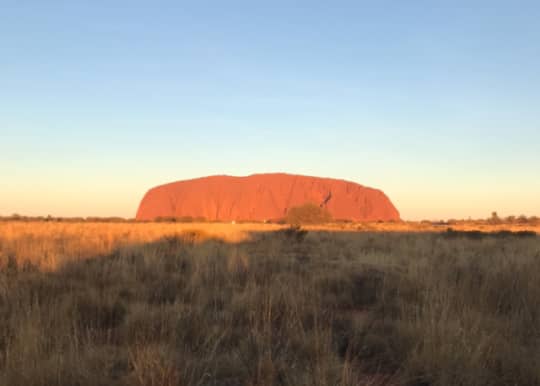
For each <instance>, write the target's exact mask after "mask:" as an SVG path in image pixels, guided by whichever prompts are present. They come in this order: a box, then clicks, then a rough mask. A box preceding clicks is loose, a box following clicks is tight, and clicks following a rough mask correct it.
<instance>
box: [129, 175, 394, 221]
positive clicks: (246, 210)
mask: <svg viewBox="0 0 540 386" xmlns="http://www.w3.org/2000/svg"><path fill="white" fill-rule="evenodd" d="M306 203H313V204H316V205H319V206H320V207H321V208H325V209H326V210H327V211H328V212H329V213H330V215H331V216H332V218H333V219H336V220H350V221H397V220H399V219H400V217H399V212H398V210H397V209H396V208H395V207H394V205H393V204H392V202H391V201H390V199H389V198H388V197H387V196H386V195H385V194H384V193H383V192H382V191H381V190H378V189H374V188H370V187H366V186H362V185H360V184H357V183H354V182H350V181H345V180H339V179H334V178H321V177H311V176H303V175H294V174H285V173H270V174H253V175H250V176H246V177H235V176H226V175H216V176H209V177H201V178H196V179H190V180H184V181H177V182H172V183H168V184H165V185H160V186H156V187H154V188H152V189H150V190H149V191H148V192H147V193H146V194H145V195H144V197H143V199H142V201H141V203H140V205H139V208H138V210H137V215H136V219H137V220H155V219H158V218H167V217H168V218H170V217H175V218H181V217H191V218H204V219H205V220H209V221H240V220H242V221H266V220H278V219H282V218H284V217H285V216H286V215H287V211H288V210H290V209H291V208H294V207H297V206H301V205H303V204H306Z"/></svg>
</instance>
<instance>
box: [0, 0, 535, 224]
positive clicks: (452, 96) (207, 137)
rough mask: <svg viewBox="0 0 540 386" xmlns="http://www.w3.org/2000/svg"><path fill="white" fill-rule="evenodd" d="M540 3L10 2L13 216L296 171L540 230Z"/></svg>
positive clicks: (422, 207)
mask: <svg viewBox="0 0 540 386" xmlns="http://www.w3.org/2000/svg"><path fill="white" fill-rule="evenodd" d="M538 20H540V2H538V1H519V0H517V1H498V0H489V1H483V0H482V1H474V0H467V1H462V0H456V1H427V0H426V1H421V0H411V1H402V0H399V1H398V0H395V1H386V0H381V1H360V0H357V1H340V0H336V1H318V0H311V1H293V0H288V1H283V0H273V1H235V0H229V1H221V0H220V1H217V0H216V1H204V0H199V1H137V0H130V1H126V0H115V1H104V0H93V1H76V0H70V1H60V0H39V1H32V0H0V215H11V214H13V213H19V214H23V215H48V214H50V215H53V216H122V217H128V218H129V217H134V216H135V212H136V210H137V206H138V203H139V201H140V199H141V198H142V196H143V195H144V193H145V191H146V190H147V189H149V188H150V187H152V186H155V185H159V184H162V183H166V182H171V181H176V180H182V179H188V178H194V177H199V176H206V175H213V174H228V175H249V174H253V173H264V172H288V173H298V174H305V175H314V176H324V177H335V178H341V179H347V180H351V181H354V182H357V183H360V184H362V185H366V186H371V187H375V188H379V189H381V190H383V191H384V192H385V193H386V194H387V195H388V196H389V198H390V199H391V200H392V201H393V203H394V204H395V205H396V207H397V208H398V210H399V211H400V213H401V217H402V218H403V219H408V220H421V219H435V220H437V219H449V218H469V217H472V218H486V217H489V216H490V215H491V212H493V211H497V212H498V213H499V215H520V214H525V215H540V70H539V69H540V23H539V22H538Z"/></svg>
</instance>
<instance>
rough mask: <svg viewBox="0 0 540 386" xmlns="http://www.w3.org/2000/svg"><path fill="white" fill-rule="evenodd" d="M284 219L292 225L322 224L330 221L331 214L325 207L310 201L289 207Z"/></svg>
mask: <svg viewBox="0 0 540 386" xmlns="http://www.w3.org/2000/svg"><path fill="white" fill-rule="evenodd" d="M285 221H286V222H287V223H289V224H293V225H301V224H322V223H327V222H330V221H332V216H331V215H330V212H328V210H327V209H326V208H321V207H320V206H318V205H316V204H314V203H311V202H310V203H306V204H303V205H300V206H296V207H293V208H291V209H289V211H288V212H287V216H286V218H285Z"/></svg>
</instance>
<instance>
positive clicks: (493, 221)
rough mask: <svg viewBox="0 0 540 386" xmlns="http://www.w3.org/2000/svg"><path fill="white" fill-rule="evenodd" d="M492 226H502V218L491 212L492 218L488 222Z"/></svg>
mask: <svg viewBox="0 0 540 386" xmlns="http://www.w3.org/2000/svg"><path fill="white" fill-rule="evenodd" d="M488 222H489V223H490V224H500V223H501V218H500V217H499V215H498V214H497V212H491V218H490V219H489V220H488Z"/></svg>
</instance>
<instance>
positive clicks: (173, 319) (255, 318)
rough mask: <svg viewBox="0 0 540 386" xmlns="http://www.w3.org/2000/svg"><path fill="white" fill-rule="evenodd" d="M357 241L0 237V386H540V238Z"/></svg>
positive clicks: (3, 226)
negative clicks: (539, 279) (539, 276)
mask: <svg viewBox="0 0 540 386" xmlns="http://www.w3.org/2000/svg"><path fill="white" fill-rule="evenodd" d="M353 226H354V227H356V228H353ZM359 226H360V225H359V224H337V225H327V226H325V227H316V226H313V227H309V228H308V230H307V231H304V230H299V229H289V228H287V227H285V226H278V225H266V224H235V225H232V224H208V223H206V224H175V223H173V224H167V223H159V224H155V223H67V224H66V223H56V222H36V223H24V222H4V223H0V385H2V386H4V385H5V386H17V385H29V386H33V385H36V386H37V385H42V386H45V385H57V386H66V385H80V386H85V385H93V386H94V385H154V386H158V385H167V386H172V385H291V386H300V385H321V386H322V385H414V386H420V385H423V386H425V385H433V386H454V385H486V386H487V385H490V386H499V385H500V386H506V385H538V384H540V345H539V343H540V330H539V326H540V323H539V322H540V320H539V319H540V282H539V281H538V278H537V276H538V273H539V272H540V240H539V237H537V236H531V235H530V234H522V235H521V236H517V235H512V234H495V233H494V234H493V235H490V236H486V235H483V234H478V233H460V232H442V233H441V232H434V233H427V232H426V230H424V232H422V231H419V230H418V229H416V230H417V232H409V233H404V232H400V230H402V228H400V226H402V224H392V225H388V224H371V225H369V224H367V225H366V224H364V225H362V227H363V228H362V230H364V231H362V232H361V231H359V230H358V227H359ZM347 227H349V228H347ZM371 228H374V229H371ZM337 230H339V232H337ZM409 230H410V229H409ZM438 230H439V231H440V230H441V229H438ZM442 230H446V228H444V229H442ZM491 230H492V231H495V232H496V231H498V230H499V229H497V228H492V229H491ZM520 230H522V229H520Z"/></svg>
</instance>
